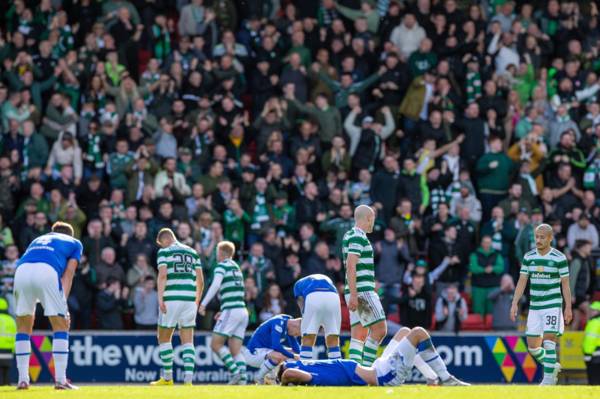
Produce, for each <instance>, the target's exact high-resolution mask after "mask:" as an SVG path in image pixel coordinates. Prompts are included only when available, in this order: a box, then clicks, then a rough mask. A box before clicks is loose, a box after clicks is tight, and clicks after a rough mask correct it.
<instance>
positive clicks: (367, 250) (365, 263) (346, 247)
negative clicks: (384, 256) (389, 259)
mask: <svg viewBox="0 0 600 399" xmlns="http://www.w3.org/2000/svg"><path fill="white" fill-rule="evenodd" d="M348 254H355V255H357V256H358V263H357V264H356V290H357V291H358V292H367V291H375V262H374V259H373V247H372V246H371V243H370V242H369V239H368V238H367V234H366V233H365V232H364V231H362V230H361V229H359V228H358V227H356V226H355V227H353V228H351V229H350V230H348V231H347V232H346V234H344V238H343V240H342V256H343V258H344V267H345V268H347V265H346V262H347V260H348ZM347 273H348V272H347V270H346V284H345V285H344V293H345V294H349V293H350V289H349V288H348V274H347Z"/></svg>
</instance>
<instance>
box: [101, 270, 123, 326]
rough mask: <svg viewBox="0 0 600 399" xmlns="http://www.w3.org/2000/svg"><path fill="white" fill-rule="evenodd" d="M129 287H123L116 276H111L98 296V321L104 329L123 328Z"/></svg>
mask: <svg viewBox="0 0 600 399" xmlns="http://www.w3.org/2000/svg"><path fill="white" fill-rule="evenodd" d="M128 296H129V288H127V287H123V289H121V282H120V281H119V280H117V279H116V278H112V277H109V278H108V279H107V280H106V288H104V289H103V290H102V291H100V293H98V297H97V298H96V308H97V310H98V323H99V327H100V328H101V329H102V330H122V329H123V318H122V317H121V316H122V313H123V308H125V306H126V305H127V297H128Z"/></svg>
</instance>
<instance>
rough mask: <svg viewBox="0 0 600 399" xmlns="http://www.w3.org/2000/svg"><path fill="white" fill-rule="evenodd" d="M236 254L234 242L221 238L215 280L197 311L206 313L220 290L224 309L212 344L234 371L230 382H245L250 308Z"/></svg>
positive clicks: (214, 331)
mask: <svg viewBox="0 0 600 399" xmlns="http://www.w3.org/2000/svg"><path fill="white" fill-rule="evenodd" d="M234 255H235V245H234V244H233V243H232V242H230V241H221V242H220V243H219V244H217V261H218V262H219V263H218V264H217V266H216V267H215V269H214V277H213V281H212V283H211V285H210V288H209V289H208V291H207V292H206V295H205V296H204V299H203V300H202V303H201V304H200V308H199V309H198V311H199V312H200V314H201V315H202V316H204V315H205V314H206V305H208V304H209V303H210V301H211V300H212V299H213V297H214V296H215V294H216V293H217V291H219V301H220V302H221V311H220V312H219V314H218V317H217V323H216V324H215V328H214V329H213V335H212V341H211V344H210V347H211V349H212V350H213V352H215V353H216V354H217V355H218V356H219V358H220V359H221V361H222V362H223V364H225V367H227V369H228V370H229V372H230V373H231V378H230V380H229V385H236V384H239V385H244V384H246V383H247V382H248V375H247V373H246V360H245V359H244V355H243V354H242V353H241V349H242V343H243V342H244V334H245V332H246V327H247V326H248V311H247V310H246V303H245V302H244V294H245V291H244V276H243V274H242V270H241V269H240V266H239V265H238V264H237V263H236V262H235V261H234V260H233V256H234ZM226 340H227V346H225V341H226Z"/></svg>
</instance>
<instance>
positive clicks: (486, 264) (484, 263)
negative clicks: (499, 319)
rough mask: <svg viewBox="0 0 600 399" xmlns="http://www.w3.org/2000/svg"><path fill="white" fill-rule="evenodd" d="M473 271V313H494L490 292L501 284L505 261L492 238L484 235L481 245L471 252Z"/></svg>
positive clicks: (470, 269)
mask: <svg viewBox="0 0 600 399" xmlns="http://www.w3.org/2000/svg"><path fill="white" fill-rule="evenodd" d="M469 271H470V272H471V294H472V295H473V313H478V314H481V315H484V316H485V315H487V314H491V313H492V310H493V309H492V301H491V300H490V299H489V298H488V295H489V293H490V292H491V291H492V290H493V289H494V288H498V287H499V286H500V276H501V275H502V273H503V272H504V261H503V259H502V256H501V255H500V253H499V252H498V251H497V250H495V249H494V248H493V247H492V238H491V237H490V236H483V237H482V238H481V245H480V246H479V248H477V250H475V252H473V253H472V254H471V257H470V261H469Z"/></svg>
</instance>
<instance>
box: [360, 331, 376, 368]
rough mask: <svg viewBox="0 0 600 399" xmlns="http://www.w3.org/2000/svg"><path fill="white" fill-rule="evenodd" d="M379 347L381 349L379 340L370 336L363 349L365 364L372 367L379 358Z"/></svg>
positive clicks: (363, 362) (363, 363)
mask: <svg viewBox="0 0 600 399" xmlns="http://www.w3.org/2000/svg"><path fill="white" fill-rule="evenodd" d="M377 349H379V341H377V340H375V339H373V338H371V337H368V338H367V341H366V342H365V348H364V351H363V360H362V365H363V366H366V367H370V366H372V365H373V362H374V361H375V359H377Z"/></svg>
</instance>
